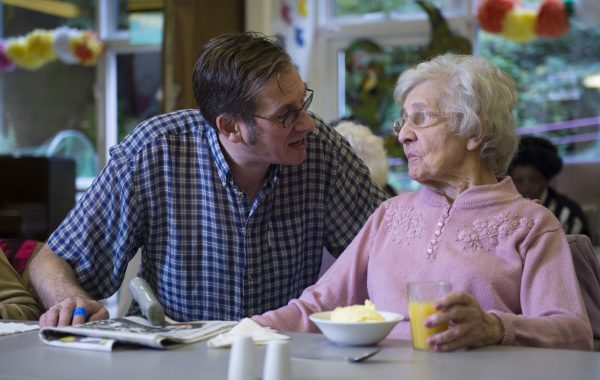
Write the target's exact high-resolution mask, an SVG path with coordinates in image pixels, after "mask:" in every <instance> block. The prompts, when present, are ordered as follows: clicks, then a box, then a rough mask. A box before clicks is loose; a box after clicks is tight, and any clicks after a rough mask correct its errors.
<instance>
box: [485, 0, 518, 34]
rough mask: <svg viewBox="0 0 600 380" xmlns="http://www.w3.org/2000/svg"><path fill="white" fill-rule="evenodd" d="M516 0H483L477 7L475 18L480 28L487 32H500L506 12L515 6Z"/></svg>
mask: <svg viewBox="0 0 600 380" xmlns="http://www.w3.org/2000/svg"><path fill="white" fill-rule="evenodd" d="M515 3H516V0H492V1H483V2H482V3H481V4H480V5H479V8H478V9H477V20H478V21H479V26H481V29H483V30H485V31H486V32H489V33H500V32H502V23H503V21H504V17H506V14H507V13H508V12H510V11H511V10H512V9H513V8H514V6H515Z"/></svg>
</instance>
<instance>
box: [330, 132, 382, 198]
mask: <svg viewBox="0 0 600 380" xmlns="http://www.w3.org/2000/svg"><path fill="white" fill-rule="evenodd" d="M335 130H336V131H337V132H338V133H339V134H340V135H342V136H344V137H345V138H346V140H348V142H349V143H350V146H351V147H352V149H353V150H354V153H356V155H357V156H358V157H359V158H360V159H361V160H363V162H364V163H365V165H367V167H368V168H369V171H370V172H371V178H373V182H375V183H376V184H377V185H379V186H380V187H381V188H383V187H385V185H386V184H387V182H388V170H389V165H388V162H387V152H386V151H385V148H384V146H383V139H382V138H381V137H379V136H376V135H374V134H373V132H371V129H369V127H367V126H364V125H362V124H357V123H355V122H353V121H340V122H339V123H338V124H336V126H335Z"/></svg>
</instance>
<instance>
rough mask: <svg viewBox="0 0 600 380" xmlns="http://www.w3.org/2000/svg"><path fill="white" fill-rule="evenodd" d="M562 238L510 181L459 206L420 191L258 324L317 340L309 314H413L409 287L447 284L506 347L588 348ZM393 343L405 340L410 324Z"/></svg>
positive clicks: (385, 209) (383, 213)
mask: <svg viewBox="0 0 600 380" xmlns="http://www.w3.org/2000/svg"><path fill="white" fill-rule="evenodd" d="M562 231H563V230H562V228H561V225H560V223H559V222H558V220H556V218H555V217H554V215H553V214H552V213H551V212H550V211H548V210H547V209H545V208H544V207H543V206H541V205H539V204H537V203H534V202H532V201H529V200H526V199H524V198H523V197H521V196H520V195H519V193H518V192H517V190H516V189H515V187H514V185H513V182H512V180H511V179H510V178H509V177H506V178H504V179H503V180H502V181H501V182H499V183H497V184H493V185H483V186H476V187H473V188H470V189H468V190H466V191H464V192H463V193H461V194H460V195H459V196H458V197H457V198H456V200H455V201H454V202H453V203H449V202H448V201H447V199H446V198H445V197H444V196H442V195H440V194H438V193H436V192H434V191H432V190H431V189H429V188H426V187H424V188H423V189H421V190H420V191H418V192H412V193H405V194H402V195H399V196H397V197H394V198H392V199H389V200H388V201H386V202H384V203H383V204H382V205H381V206H380V207H379V208H378V209H377V210H376V211H375V213H374V214H373V215H372V216H371V217H370V218H369V220H368V221H367V223H366V224H365V226H364V227H363V228H362V230H361V231H360V232H359V234H358V235H357V236H356V238H355V239H354V241H353V242H352V244H351V245H350V246H348V248H347V249H346V251H344V253H343V254H342V255H341V256H340V258H339V259H338V260H337V261H336V262H335V263H334V264H333V265H332V266H331V268H330V269H329V270H328V271H327V273H325V275H324V276H323V277H321V279H320V280H319V281H318V282H317V283H316V284H315V285H313V286H311V287H309V288H307V289H306V290H305V291H304V292H303V294H302V295H301V297H300V298H299V299H294V300H292V301H290V302H289V304H288V305H287V306H284V307H282V308H280V309H278V310H274V311H270V312H267V313H265V314H262V315H260V316H254V317H253V319H254V320H255V321H256V322H258V323H259V324H261V325H263V326H271V327H273V328H276V329H278V330H282V331H313V332H316V331H318V330H317V329H316V327H315V326H314V325H312V324H311V322H310V321H309V319H308V316H309V315H310V314H311V313H314V312H317V311H324V310H332V309H334V308H335V307H336V306H347V305H354V304H362V303H363V302H364V300H365V299H367V298H369V299H370V300H371V301H373V303H374V304H375V306H376V307H377V308H378V309H379V310H383V311H392V312H396V313H401V314H403V315H408V307H407V297H406V284H407V283H408V282H410V281H416V280H444V281H450V282H452V284H453V290H460V291H465V292H469V293H471V294H473V295H474V296H475V297H476V298H477V300H478V301H479V303H480V305H481V308H482V309H483V310H485V311H488V312H491V313H494V314H495V315H497V316H498V317H499V318H500V320H501V321H502V324H503V326H504V339H503V341H502V344H505V345H516V346H538V347H554V348H572V349H586V350H589V349H591V348H592V330H591V326H590V322H589V320H588V317H587V314H586V311H585V306H584V303H583V300H582V297H581V292H580V289H579V285H578V282H577V278H576V275H575V271H574V269H573V260H572V259H571V253H570V250H569V245H568V243H567V240H566V238H565V235H564V233H563V232H562ZM389 337H390V338H401V339H409V338H410V328H409V324H408V323H407V322H401V323H400V324H398V326H397V327H396V328H395V329H394V330H393V331H392V333H391V334H390V336H389Z"/></svg>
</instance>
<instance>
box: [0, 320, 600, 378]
mask: <svg viewBox="0 0 600 380" xmlns="http://www.w3.org/2000/svg"><path fill="white" fill-rule="evenodd" d="M288 335H290V336H291V337H292V340H291V350H292V352H301V351H307V350H308V351H311V350H312V351H315V350H318V348H319V347H323V345H329V343H328V342H327V340H326V338H325V337H324V336H323V335H321V334H299V333H292V334H288ZM381 346H382V347H383V349H382V350H381V352H379V353H378V354H377V355H375V356H374V357H372V358H371V359H369V360H367V361H365V362H362V363H348V362H345V361H341V360H338V361H335V360H308V359H292V371H293V379H297V380H301V379H322V380H335V379H360V380H369V379H378V380H379V379H417V380H419V379H423V380H428V379H443V380H471V379H474V380H478V379H486V380H495V379H497V380H518V379H527V380H554V379H556V380H591V379H600V353H598V352H585V351H567V350H552V349H538V348H522V347H500V346H493V347H486V348H483V349H475V350H469V351H463V352H453V353H434V352H421V351H415V350H413V349H412V348H411V347H410V343H409V342H408V341H399V340H395V341H392V340H390V341H386V342H384V343H382V344H381ZM229 352H230V350H229V349H209V348H207V347H206V343H205V342H201V343H197V344H193V345H189V346H184V347H180V348H177V349H173V350H168V351H162V350H154V349H147V348H132V347H126V348H122V349H118V350H117V351H114V352H112V353H104V352H94V351H81V350H75V349H65V348H56V347H51V346H47V345H45V344H43V343H42V342H41V341H40V340H39V338H38V336H37V331H31V332H27V333H21V334H16V335H7V336H0V379H2V380H5V379H10V380H13V379H14V380H16V379H18V380H24V379H61V380H69V379H72V380H84V379H85V380H87V379H92V380H93V379H99V380H100V379H102V380H112V379H128V380H132V379H143V380H151V379H160V380H170V379H173V380H175V379H177V380H179V379H181V380H185V379H194V380H199V379H215V380H225V379H227V365H228V360H229ZM264 352H265V348H264V347H256V350H255V354H256V363H257V366H258V367H259V371H260V370H261V369H262V362H263V357H264Z"/></svg>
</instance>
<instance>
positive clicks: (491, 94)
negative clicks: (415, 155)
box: [394, 54, 518, 177]
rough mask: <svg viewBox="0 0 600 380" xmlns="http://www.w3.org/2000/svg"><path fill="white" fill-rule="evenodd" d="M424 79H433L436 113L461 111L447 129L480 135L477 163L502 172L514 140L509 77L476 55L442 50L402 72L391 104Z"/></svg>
mask: <svg viewBox="0 0 600 380" xmlns="http://www.w3.org/2000/svg"><path fill="white" fill-rule="evenodd" d="M426 81H434V82H436V83H438V84H439V95H438V97H437V106H438V107H439V111H440V112H443V113H457V114H460V115H461V116H460V117H459V118H456V119H451V120H455V122H454V123H452V122H451V123H450V128H451V129H452V131H453V132H455V133H456V134H457V135H459V136H461V137H466V138H469V137H477V136H478V137H480V138H481V141H482V143H481V145H480V147H479V151H480V156H481V159H482V160H483V162H485V163H486V164H487V166H488V167H489V168H490V169H491V170H492V171H493V172H494V174H495V175H496V176H498V177H502V176H504V175H506V171H507V169H508V166H509V164H510V161H511V159H512V157H513V155H514V153H515V151H516V149H517V144H518V139H517V136H516V134H515V124H514V120H513V117H512V111H513V107H514V106H515V103H516V101H517V92H516V90H515V85H514V82H513V80H512V79H511V78H510V77H509V76H508V75H507V74H506V73H504V72H503V71H501V70H500V69H498V68H496V67H494V66H492V65H491V64H490V63H489V62H488V61H487V60H486V59H484V58H482V57H474V56H471V55H453V54H445V55H440V56H438V57H435V58H433V59H432V60H430V61H426V62H422V63H419V64H418V65H417V66H416V67H414V68H411V69H409V70H407V71H405V72H404V73H402V75H400V77H399V78H398V82H397V83H396V88H395V90H394V99H395V101H396V103H397V104H398V105H400V107H402V106H403V104H404V101H405V99H406V97H407V95H408V93H409V92H410V91H411V90H412V89H413V88H415V87H416V86H417V85H419V84H421V83H423V82H426Z"/></svg>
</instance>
